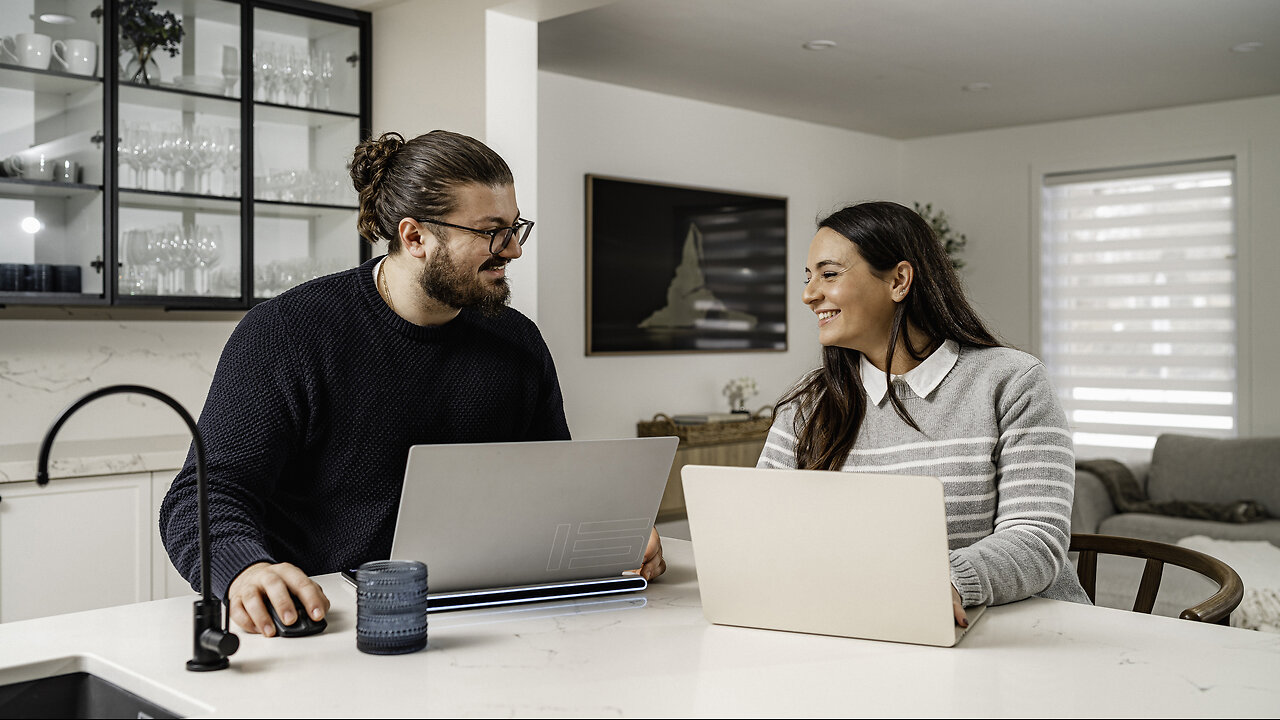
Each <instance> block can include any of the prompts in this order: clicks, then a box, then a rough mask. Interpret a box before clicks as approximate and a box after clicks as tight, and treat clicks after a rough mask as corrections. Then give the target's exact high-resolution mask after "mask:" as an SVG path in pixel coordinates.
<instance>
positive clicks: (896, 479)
mask: <svg viewBox="0 0 1280 720" xmlns="http://www.w3.org/2000/svg"><path fill="white" fill-rule="evenodd" d="M681 476H682V479H683V484H684V498H685V505H686V506H687V508H688V512H689V533H690V536H691V538H692V540H693V555H694V561H695V563H696V565H697V570H698V588H699V590H700V591H701V594H702V611H703V613H704V614H705V615H706V618H707V620H709V621H710V622H712V623H715V624H718V625H739V626H745V627H754V628H765V629H770V630H790V631H794V632H805V633H816V634H821V635H839V636H843V637H854V638H864V639H869V640H891V641H894V642H905V643H916V644H920V645H938V646H944V647H950V646H952V645H955V644H956V643H957V642H959V640H960V637H961V636H962V635H963V634H964V633H965V632H966V630H967V628H961V627H958V626H957V625H956V624H955V616H954V614H953V612H952V608H951V575H950V561H949V552H948V546H947V522H946V509H945V506H944V504H943V493H942V483H941V482H940V481H939V480H938V479H937V478H933V477H916V476H907V475H875V474H859V473H847V472H826V471H815V470H766V469H756V468H740V467H711V466H700V465H686V466H685V467H684V468H683V470H682V472H681ZM744 570H747V571H746V572H744ZM983 610H985V608H966V613H967V615H968V620H969V628H972V627H973V626H974V624H976V623H977V621H978V618H979V617H981V615H982V612H983Z"/></svg>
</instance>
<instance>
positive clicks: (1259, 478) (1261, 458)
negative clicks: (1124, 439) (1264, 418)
mask: <svg viewBox="0 0 1280 720" xmlns="http://www.w3.org/2000/svg"><path fill="white" fill-rule="evenodd" d="M1277 478H1280V437H1272V438H1240V439H1234V440H1220V439H1217V438H1205V437H1195V436H1192V435H1173V434H1164V435H1161V436H1160V437H1159V438H1157V439H1156V447H1155V450H1153V451H1152V453H1151V470H1150V472H1149V473H1148V475H1147V496H1148V497H1149V498H1151V499H1152V500H1155V501H1167V500H1195V501H1199V502H1210V503H1231V502H1235V501H1237V500H1255V501H1257V502H1260V503H1262V504H1263V505H1265V506H1266V508H1267V511H1268V512H1269V513H1271V515H1272V516H1273V517H1276V516H1280V480H1278V479H1277ZM1188 534H1194V533H1188ZM1208 534H1209V535H1210V536H1212V537H1222V535H1221V534H1220V533H1208ZM1242 539H1243V538H1242ZM1250 539H1253V538H1250ZM1258 539H1261V538H1258Z"/></svg>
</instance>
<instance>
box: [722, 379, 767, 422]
mask: <svg viewBox="0 0 1280 720" xmlns="http://www.w3.org/2000/svg"><path fill="white" fill-rule="evenodd" d="M721 394H723V395H724V396H725V397H727V398H729V411H730V412H734V413H745V414H750V412H751V411H750V410H748V409H747V400H748V399H749V398H752V397H755V396H756V395H758V394H760V391H759V390H758V389H757V388H756V381H755V378H750V377H739V378H733V379H732V380H730V381H729V383H728V384H727V385H725V386H724V390H722V391H721Z"/></svg>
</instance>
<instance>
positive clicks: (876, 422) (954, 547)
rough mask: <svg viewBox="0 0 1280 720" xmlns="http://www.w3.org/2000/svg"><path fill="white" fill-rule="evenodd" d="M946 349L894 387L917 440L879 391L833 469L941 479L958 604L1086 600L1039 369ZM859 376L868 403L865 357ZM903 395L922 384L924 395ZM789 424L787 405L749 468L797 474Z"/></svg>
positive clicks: (1064, 463)
mask: <svg viewBox="0 0 1280 720" xmlns="http://www.w3.org/2000/svg"><path fill="white" fill-rule="evenodd" d="M946 350H947V351H948V352H942V353H939V352H936V351H935V353H934V356H930V358H928V359H926V361H925V362H924V363H922V364H921V365H920V366H919V367H917V368H915V369H914V370H912V371H910V372H908V373H907V374H906V375H904V376H902V377H901V378H895V380H894V388H895V390H896V392H897V393H898V396H899V398H900V399H901V400H902V402H903V404H904V405H905V406H906V408H907V411H908V412H909V413H910V414H911V417H912V418H913V419H915V421H916V424H917V425H919V426H920V429H921V430H922V431H923V432H919V431H916V430H915V429H913V428H912V427H911V426H910V425H907V424H906V422H904V421H903V420H902V418H900V417H898V414H897V413H896V412H895V410H894V408H893V405H892V403H891V402H890V401H889V398H888V394H887V393H885V394H884V395H883V397H881V398H880V402H879V403H875V402H874V400H870V401H868V403H867V415H866V419H865V420H864V421H863V424H862V428H861V430H860V431H859V433H858V438H857V440H856V441H855V443H854V446H853V450H852V451H851V452H850V453H849V457H848V459H847V460H846V461H845V464H844V467H843V468H842V469H843V470H845V471H847V472H875V473H895V474H904V475H912V474H915V475H931V476H936V477H938V478H940V479H941V480H942V484H943V489H944V493H945V496H946V510H947V535H948V540H949V543H950V549H951V580H952V583H953V584H954V585H955V587H956V589H957V590H958V591H959V592H960V597H961V599H962V600H963V601H964V604H965V605H967V606H972V605H982V604H985V605H999V604H1002V603H1008V602H1013V601H1015V600H1022V599H1025V598H1028V597H1031V596H1033V595H1034V596H1037V597H1045V598H1052V599H1056V600H1068V601H1072V602H1081V603H1088V602H1089V599H1088V596H1086V595H1085V593H1084V590H1083V589H1082V588H1081V587H1080V581H1079V579H1078V578H1077V577H1076V572H1075V567H1074V566H1073V565H1072V564H1071V563H1070V561H1069V560H1068V558H1067V548H1068V546H1069V545H1070V540H1071V503H1072V499H1073V497H1074V489H1075V467H1074V451H1073V449H1072V444H1071V434H1070V432H1069V431H1068V429H1067V420H1066V415H1065V414H1064V413H1063V411H1062V407H1061V405H1059V403H1058V399H1057V396H1056V395H1055V393H1054V391H1053V387H1052V386H1051V385H1050V383H1049V378H1048V374H1047V372H1046V371H1045V368H1044V366H1043V365H1041V364H1040V361H1039V360H1037V359H1036V358H1035V357H1033V356H1031V355H1028V354H1026V353H1024V352H1020V351H1018V350H1013V349H1011V348H975V347H957V346H956V345H955V344H954V343H948V346H947V348H946ZM935 356H938V357H935ZM931 361H932V362H931ZM952 361H954V365H953V366H951V367H950V369H949V370H948V368H947V365H950V363H951V362H952ZM877 373H878V374H879V378H878V379H876V378H873V377H869V376H870V375H873V374H877ZM930 374H932V375H933V377H932V379H928V376H929V375H930ZM862 375H863V377H864V378H867V383H866V384H867V387H868V390H869V392H871V394H872V398H874V397H875V396H876V395H877V394H879V392H883V389H884V388H883V385H884V374H883V372H882V371H877V370H875V368H874V366H872V365H871V364H870V363H868V362H866V360H865V359H864V360H863V373H862ZM921 378H926V379H925V380H923V381H922V380H921ZM939 380H940V382H939ZM933 383H937V384H936V387H932V389H929V386H930V385H932V384H933ZM912 387H916V388H924V389H925V392H924V397H921V396H919V395H917V394H916V393H915V392H914V391H913V390H912ZM794 421H795V408H794V406H791V407H787V408H783V409H782V411H780V412H779V414H778V418H777V419H776V420H775V421H774V423H773V427H772V428H771V429H770V431H769V437H768V441H767V442H766V444H765V447H764V451H763V452H762V453H761V455H760V460H759V462H758V463H757V467H762V468H794V467H795V466H796V460H795V428H794Z"/></svg>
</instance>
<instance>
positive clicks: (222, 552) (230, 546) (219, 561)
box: [210, 540, 276, 602]
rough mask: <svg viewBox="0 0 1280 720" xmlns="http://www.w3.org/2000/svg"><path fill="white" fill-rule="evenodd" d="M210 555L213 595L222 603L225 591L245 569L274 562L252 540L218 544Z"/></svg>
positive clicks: (265, 551)
mask: <svg viewBox="0 0 1280 720" xmlns="http://www.w3.org/2000/svg"><path fill="white" fill-rule="evenodd" d="M210 555H212V556H213V558H212V559H213V562H212V566H213V567H212V568H211V571H210V574H211V577H210V579H211V580H212V582H213V588H212V590H213V595H214V597H217V598H220V599H221V600H222V601H223V602H226V600H227V590H229V589H230V588H231V583H232V581H234V580H235V579H236V576H237V575H239V574H240V573H241V572H243V571H244V569H245V568H247V567H249V566H250V565H252V564H254V563H259V562H267V563H272V564H274V563H275V562H276V560H275V558H273V557H272V556H271V553H269V552H267V549H266V548H264V547H263V546H262V545H261V544H260V543H257V542H254V541H252V540H244V541H241V542H236V543H227V544H220V545H218V546H217V547H216V548H212V549H211V550H210Z"/></svg>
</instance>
